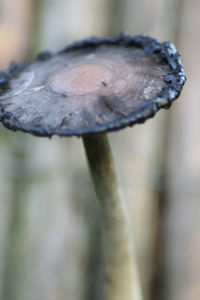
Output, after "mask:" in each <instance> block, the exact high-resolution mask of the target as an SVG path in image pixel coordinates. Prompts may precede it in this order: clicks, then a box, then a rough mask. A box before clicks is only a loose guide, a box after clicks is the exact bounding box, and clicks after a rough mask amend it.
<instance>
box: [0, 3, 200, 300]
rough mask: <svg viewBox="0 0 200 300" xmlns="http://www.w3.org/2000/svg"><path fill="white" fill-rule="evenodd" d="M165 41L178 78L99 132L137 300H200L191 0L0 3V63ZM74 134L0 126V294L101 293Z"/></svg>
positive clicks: (91, 299) (12, 298)
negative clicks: (163, 101) (126, 233)
mask: <svg viewBox="0 0 200 300" xmlns="http://www.w3.org/2000/svg"><path fill="white" fill-rule="evenodd" d="M121 31H127V32H129V33H130V34H131V35H134V34H139V33H146V34H148V35H150V36H153V37H156V38H158V39H159V40H161V41H164V40H171V41H173V42H174V43H175V45H176V47H177V49H178V50H179V51H180V52H181V54H182V62H183V63H184V65H185V71H186V74H187V77H188V80H187V83H186V85H185V88H184V90H183V93H182V95H181V97H180V99H179V100H178V101H177V102H176V103H174V104H173V106H172V108H171V109H170V110H169V111H161V112H160V113H159V114H158V115H157V116H156V117H155V118H154V119H153V120H149V121H147V122H146V123H145V124H144V125H142V126H141V125H139V126H138V125H136V126H134V127H133V128H132V129H125V130H122V131H120V132H117V133H111V134H109V139H110V142H111V145H112V149H113V152H114V159H115V163H116V167H117V171H118V175H119V178H120V181H121V184H122V186H123V190H124V193H125V196H126V199H127V205H128V208H129V212H130V216H131V224H132V237H133V240H134V241H135V244H136V251H137V256H138V261H139V270H140V277H141V282H142V290H143V295H144V300H167V299H170V300H199V299H200V131H199V128H200V93H199V78H200V67H199V62H198V61H199V53H200V1H199V0H154V1H152V0H146V1H140V0H57V1H54V0H0V69H1V70H2V69H5V68H7V66H8V64H9V63H10V61H20V60H28V61H29V60H31V59H33V57H34V56H35V55H36V54H37V53H38V52H39V51H41V50H48V49H49V50H52V51H57V50H59V49H60V48H62V47H64V46H65V45H66V44H68V43H70V42H72V41H75V40H79V39H82V38H85V37H89V36H91V35H98V36H100V37H104V36H110V35H111V36H115V35H118V33H120V32H121ZM101 270H102V259H101V240H100V235H99V219H98V212H97V208H96V204H95V195H94V191H93V187H92V183H91V180H90V177H89V172H88V169H87V164H86V159H85V154H84V151H83V146H82V141H81V140H80V139H78V138H58V137H53V138H52V139H51V140H48V139H45V138H36V137H33V136H29V135H28V134H24V133H20V132H16V133H14V132H11V131H9V130H7V129H5V128H4V127H3V126H1V127H0V300H36V299H37V300H64V299H65V300H66V299H70V300H102V298H101V273H102V272H101Z"/></svg>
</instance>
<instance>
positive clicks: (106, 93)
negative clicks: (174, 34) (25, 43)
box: [0, 34, 186, 300]
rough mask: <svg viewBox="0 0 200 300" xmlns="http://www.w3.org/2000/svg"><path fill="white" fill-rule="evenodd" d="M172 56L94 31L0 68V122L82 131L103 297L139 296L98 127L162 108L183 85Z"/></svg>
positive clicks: (138, 40) (47, 133) (144, 40)
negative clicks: (96, 213)
mask: <svg viewBox="0 0 200 300" xmlns="http://www.w3.org/2000/svg"><path fill="white" fill-rule="evenodd" d="M185 79H186V78H185V74H184V70H183V67H182V64H181V62H180V55H179V53H178V52H176V49H175V47H174V46H173V44H172V43H170V42H164V43H159V42H158V41H157V40H155V39H152V38H150V37H147V36H144V35H140V36H135V37H131V36H129V35H128V34H121V35H119V37H117V38H106V39H99V38H96V37H93V38H90V39H86V40H83V41H81V42H76V43H74V44H72V45H70V46H68V47H66V48H65V49H63V50H62V51H60V52H58V53H56V54H52V53H50V52H44V53H42V54H40V55H38V56H37V58H36V60H35V62H33V63H32V64H24V63H13V64H11V66H10V68H9V69H8V70H7V71H5V72H1V73H0V121H1V122H2V123H3V125H4V126H6V127H7V128H9V129H12V130H14V131H16V130H21V131H24V132H28V133H31V134H33V135H36V136H44V137H51V136H52V135H59V136H78V137H82V138H83V144H84V147H85V151H86V155H87V159H88V164H89V168H90V172H91V176H92V179H93V182H94V187H95V191H96V196H97V199H98V203H99V210H100V214H101V225H102V237H103V246H104V247H103V249H104V262H105V263H104V265H105V268H104V272H105V281H104V287H105V299H106V300H118V299H126V300H131V299H136V300H139V299H141V291H140V286H139V279H138V277H137V276H138V275H137V264H136V262H135V258H134V254H133V249H132V242H131V239H130V234H129V225H128V221H127V214H126V209H125V203H124V200H123V196H122V192H121V190H120V187H119V184H118V182H117V179H116V175H115V170H114V164H113V159H112V154H111V150H110V147H109V143H108V140H107V135H106V132H108V131H113V130H118V129H121V128H124V127H126V126H132V125H134V124H136V123H143V122H144V121H145V120H146V119H148V118H150V117H153V116H154V115H155V113H156V112H157V111H158V110H159V109H160V108H168V107H169V106H170V105H171V103H172V101H173V100H175V99H176V98H177V97H178V96H179V94H180V92H181V89H182V87H183V85H184V82H185Z"/></svg>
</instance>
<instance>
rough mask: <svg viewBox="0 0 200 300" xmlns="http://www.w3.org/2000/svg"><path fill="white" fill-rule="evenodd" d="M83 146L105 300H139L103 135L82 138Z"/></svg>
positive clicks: (126, 225) (118, 194) (118, 193)
mask: <svg viewBox="0 0 200 300" xmlns="http://www.w3.org/2000/svg"><path fill="white" fill-rule="evenodd" d="M83 142H84V146H85V150H86V155H87V159H88V164H89V168H90V172H91V176H92V179H93V182H94V187H95V191H96V196H97V200H98V203H99V210H100V217H101V230H102V239H103V251H104V264H105V265H104V275H105V282H104V288H105V290H104V292H105V300H122V299H126V300H141V292H140V283H139V279H138V273H137V265H136V261H135V257H134V252H133V247H132V240H131V238H130V233H129V223H128V219H127V213H126V208H125V202H124V199H123V197H122V192H121V189H120V188H119V185H118V182H117V178H116V174H115V168H114V163H113V158H112V153H111V150H110V146H109V142H108V139H107V135H106V134H101V135H97V136H94V135H93V136H86V137H84V138H83Z"/></svg>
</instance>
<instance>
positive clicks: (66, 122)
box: [60, 117, 69, 127]
mask: <svg viewBox="0 0 200 300" xmlns="http://www.w3.org/2000/svg"><path fill="white" fill-rule="evenodd" d="M68 124H69V117H64V118H63V119H62V121H61V123H60V127H65V126H67V125H68Z"/></svg>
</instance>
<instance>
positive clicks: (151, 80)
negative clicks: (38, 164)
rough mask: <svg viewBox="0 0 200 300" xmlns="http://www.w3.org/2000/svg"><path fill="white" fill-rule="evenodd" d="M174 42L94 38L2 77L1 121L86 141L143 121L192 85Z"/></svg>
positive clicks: (12, 69)
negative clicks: (183, 88) (84, 136)
mask: <svg viewBox="0 0 200 300" xmlns="http://www.w3.org/2000/svg"><path fill="white" fill-rule="evenodd" d="M185 79H186V77H185V74H184V70H183V66H182V64H181V62H180V55H179V53H178V52H177V51H176V49H175V47H174V45H173V44H172V43H170V42H164V43H159V42H158V41H157V40H155V39H153V38H150V37H147V36H144V35H140V36H135V37H131V36H129V35H127V34H121V35H119V37H117V38H106V39H99V38H96V37H92V38H90V39H86V40H83V41H80V42H76V43H74V44H72V45H70V46H68V47H66V48H65V49H63V50H62V51H60V52H58V53H56V54H51V53H50V52H43V53H41V54H39V55H38V56H37V58H36V60H35V61H34V62H33V63H32V64H26V63H12V64H11V65H10V67H9V69H8V70H7V71H5V72H0V121H1V122H2V123H3V125H4V126H6V127H7V128H9V129H12V130H14V131H16V130H22V131H24V132H29V133H32V134H34V135H37V136H48V137H50V136H52V135H54V134H56V135H60V136H72V135H75V136H82V135H88V134H94V133H101V132H106V131H111V130H117V129H120V128H123V127H126V126H132V125H134V124H135V123H142V122H144V121H145V120H146V119H148V118H150V117H152V116H154V115H155V113H156V112H157V111H158V110H159V109H160V108H168V107H169V106H170V105H171V103H172V101H173V100H175V99H176V98H177V97H178V96H179V94H180V92H181V89H182V87H183V85H184V82H185Z"/></svg>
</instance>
